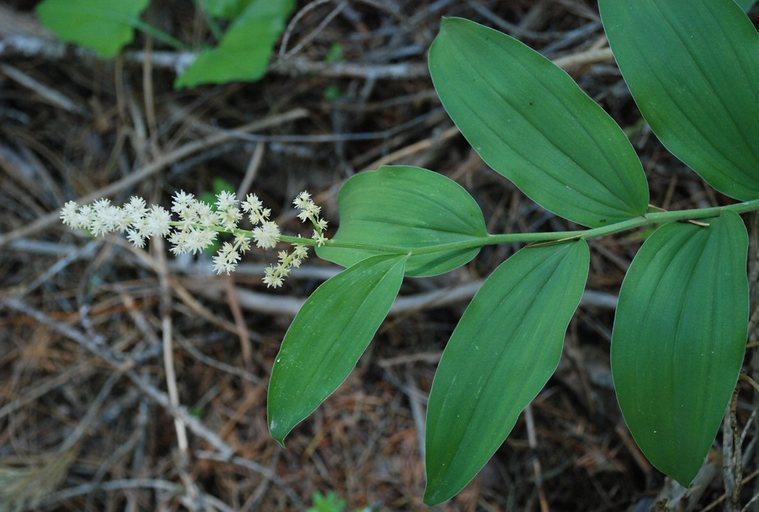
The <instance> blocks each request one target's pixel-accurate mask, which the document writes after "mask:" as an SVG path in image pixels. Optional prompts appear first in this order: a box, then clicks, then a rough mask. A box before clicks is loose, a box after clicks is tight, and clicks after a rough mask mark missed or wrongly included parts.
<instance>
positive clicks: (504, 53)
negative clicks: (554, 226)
mask: <svg viewBox="0 0 759 512" xmlns="http://www.w3.org/2000/svg"><path fill="white" fill-rule="evenodd" d="M429 66H430V73H431V75H432V81H433V82H434V85H435V89H436V90H437V93H438V95H439V96H440V100H441V101H442V102H443V106H444V107H445V109H446V110H447V111H448V114H449V115H450V116H451V118H452V119H453V121H454V122H455V123H456V126H458V128H459V130H461V133H462V134H463V135H464V137H466V139H467V140H468V141H469V143H470V144H471V145H472V146H473V147H474V149H475V150H476V151H477V152H478V153H479V154H480V156H481V157H482V159H483V160H484V161H485V162H486V163H487V164H488V165H489V166H490V167H492V168H493V169H495V170H496V171H498V172H499V173H501V174H502V175H504V176H506V177H507V178H508V179H509V180H511V181H512V182H514V184H515V185H516V186H517V187H519V188H520V189H521V190H522V191H523V192H524V193H525V194H527V196H529V197H530V199H532V200H533V201H535V202H536V203H538V204H540V205H541V206H543V207H544V208H546V209H548V210H550V211H552V212H554V213H556V214H557V215H560V216H562V217H565V218H567V219H569V220H572V221H574V222H577V223H580V224H583V225H586V226H592V227H597V226H602V225H605V224H609V223H613V222H617V221H621V220H624V219H628V218H631V217H635V216H638V215H642V214H644V213H645V212H646V207H647V205H648V186H647V184H646V177H645V174H644V172H643V168H642V167H641V164H640V161H639V160H638V157H637V156H636V154H635V151H634V149H633V147H632V145H631V144H630V142H629V140H628V139H627V137H626V136H625V134H624V132H623V131H622V130H621V129H620V128H619V126H618V125H617V124H616V123H615V122H614V120H613V119H612V118H611V117H609V115H608V114H606V112H604V111H603V109H601V107H599V106H598V104H596V103H595V102H594V101H593V100H592V99H590V98H589V97H588V95H587V94H585V93H584V92H583V91H582V89H580V87H579V86H578V85H577V84H576V83H575V82H574V80H572V78H571V77H570V76H569V75H568V74H566V73H565V72H564V71H563V70H561V69H560V68H558V67H557V66H556V65H554V64H553V63H552V62H551V61H550V60H548V59H546V58H545V57H543V56H542V55H540V54H539V53H537V52H535V51H534V50H532V49H530V48H529V47H528V46H525V45H524V44H522V43H521V42H519V41H517V40H516V39H514V38H512V37H509V36H507V35H505V34H502V33H501V32H498V31H496V30H492V29H490V28H487V27H484V26H482V25H479V24H477V23H473V22H471V21H467V20H464V19H460V18H448V19H445V20H443V25H442V27H441V29H440V34H438V36H437V38H435V41H434V43H433V44H432V47H431V48H430V55H429Z"/></svg>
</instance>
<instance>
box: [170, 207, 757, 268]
mask: <svg viewBox="0 0 759 512" xmlns="http://www.w3.org/2000/svg"><path fill="white" fill-rule="evenodd" d="M755 210H759V199H753V200H751V201H744V202H742V203H735V204H731V205H727V206H715V207H712V208H696V209H692V210H673V211H657V212H649V213H646V214H644V215H641V216H639V217H633V218H631V219H626V220H623V221H620V222H615V223H614V224H609V225H608V226H600V227H597V228H590V229H578V230H575V231H553V232H546V233H500V234H495V235H491V234H487V235H485V236H481V237H472V238H470V239H468V240H462V241H459V242H451V243H447V244H438V245H428V246H424V247H419V248H408V247H399V246H392V245H382V244H366V243H355V242H344V241H341V240H327V242H326V243H325V244H324V246H325V247H336V248H341V249H360V250H364V251H374V252H380V253H388V254H408V255H409V256H413V255H420V254H432V253H436V252H447V251H456V250H464V249H474V248H477V247H484V246H486V245H499V244H508V243H520V242H521V243H525V242H526V243H541V242H562V241H566V240H590V239H592V238H600V237H603V236H608V235H613V234H615V233H621V232H623V231H630V230H632V229H636V228H641V227H645V226H650V225H653V224H668V223H670V222H679V221H684V220H696V219H708V218H710V217H718V216H719V215H720V214H721V213H722V212H723V211H732V212H735V213H747V212H751V211H755ZM180 224H181V223H180V222H172V225H174V226H178V225H180ZM197 227H198V228H199V229H209V230H212V231H217V232H220V233H229V234H232V235H235V236H238V235H239V236H245V237H252V236H253V232H252V231H250V230H247V229H235V230H234V231H229V230H227V229H224V228H222V227H220V226H202V225H198V226H197ZM280 241H281V242H285V243H288V244H293V245H307V246H316V245H318V244H317V242H316V240H312V239H310V238H301V237H299V236H290V235H281V236H280Z"/></svg>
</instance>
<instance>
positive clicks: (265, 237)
mask: <svg viewBox="0 0 759 512" xmlns="http://www.w3.org/2000/svg"><path fill="white" fill-rule="evenodd" d="M279 236H280V232H279V226H277V223H276V222H271V221H266V222H263V223H262V224H261V225H260V226H259V227H257V228H256V229H254V230H253V239H254V240H255V241H256V246H257V247H258V248H260V249H272V248H274V247H276V245H277V242H279Z"/></svg>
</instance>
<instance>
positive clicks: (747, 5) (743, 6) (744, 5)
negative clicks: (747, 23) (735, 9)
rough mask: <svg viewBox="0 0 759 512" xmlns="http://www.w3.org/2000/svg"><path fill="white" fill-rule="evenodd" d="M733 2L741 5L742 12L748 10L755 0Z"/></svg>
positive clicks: (736, 0)
mask: <svg viewBox="0 0 759 512" xmlns="http://www.w3.org/2000/svg"><path fill="white" fill-rule="evenodd" d="M735 2H736V3H737V4H738V5H740V6H741V9H743V11H744V12H749V11H750V10H751V8H752V7H753V6H754V4H755V3H756V0H735Z"/></svg>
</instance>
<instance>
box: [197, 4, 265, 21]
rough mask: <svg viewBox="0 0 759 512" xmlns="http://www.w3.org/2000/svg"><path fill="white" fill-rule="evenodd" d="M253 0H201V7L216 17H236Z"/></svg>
mask: <svg viewBox="0 0 759 512" xmlns="http://www.w3.org/2000/svg"><path fill="white" fill-rule="evenodd" d="M251 1H252V0H200V1H199V2H198V3H199V4H200V7H201V9H203V10H204V11H206V12H207V13H208V14H210V15H211V16H213V17H214V18H223V19H234V18H236V17H238V16H239V15H240V14H242V12H243V11H244V10H245V8H246V7H248V5H249V4H250V3H251Z"/></svg>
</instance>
